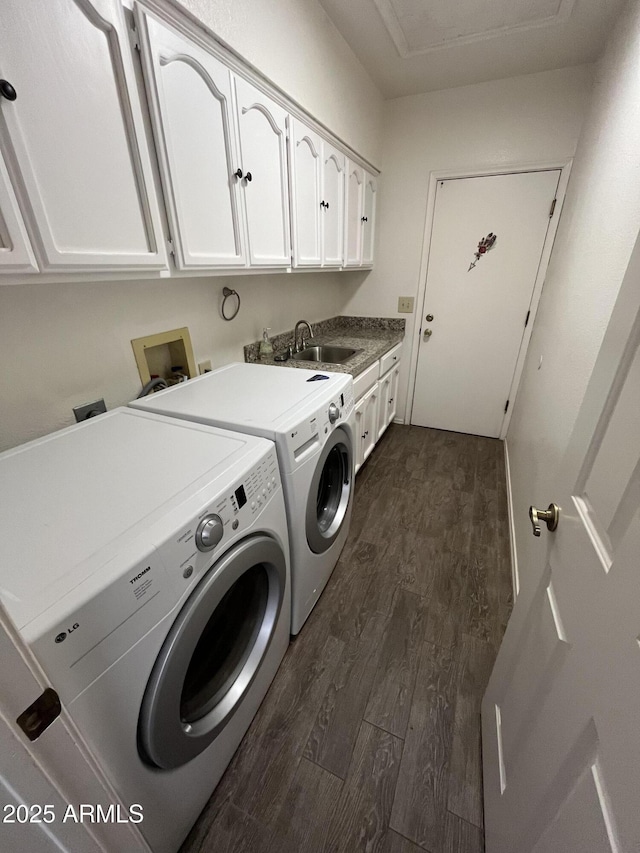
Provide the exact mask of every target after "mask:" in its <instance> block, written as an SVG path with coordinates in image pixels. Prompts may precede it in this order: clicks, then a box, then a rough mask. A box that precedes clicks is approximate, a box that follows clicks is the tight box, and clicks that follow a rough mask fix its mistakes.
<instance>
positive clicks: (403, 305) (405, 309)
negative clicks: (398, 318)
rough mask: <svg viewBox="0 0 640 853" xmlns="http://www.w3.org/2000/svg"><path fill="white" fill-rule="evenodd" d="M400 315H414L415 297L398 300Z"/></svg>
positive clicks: (402, 297)
mask: <svg viewBox="0 0 640 853" xmlns="http://www.w3.org/2000/svg"><path fill="white" fill-rule="evenodd" d="M398 314H413V296H400V297H399V298H398Z"/></svg>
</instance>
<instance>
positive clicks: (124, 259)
mask: <svg viewBox="0 0 640 853" xmlns="http://www.w3.org/2000/svg"><path fill="white" fill-rule="evenodd" d="M2 26H3V37H2V56H1V57H0V76H2V77H3V78H4V79H6V80H8V81H9V82H10V83H11V84H12V86H13V87H14V88H15V91H16V93H17V98H16V100H14V101H7V100H4V99H3V100H2V104H1V106H0V109H1V111H2V118H3V122H2V124H3V127H2V128H1V130H2V132H3V133H6V134H7V136H8V143H9V145H10V146H11V148H12V149H13V152H14V154H15V160H16V163H17V172H18V174H16V176H15V177H16V179H19V180H20V181H21V182H22V184H23V186H24V189H25V191H26V194H27V196H28V198H29V202H30V207H31V210H32V213H33V218H34V224H35V226H36V227H37V231H38V236H39V243H40V245H39V247H38V248H39V250H40V252H41V254H42V260H43V264H42V266H43V269H48V270H64V269H66V270H74V271H78V270H82V269H87V270H90V269H96V268H98V269H127V268H130V269H136V268H139V267H147V268H148V267H164V266H166V253H165V247H164V242H163V240H162V238H161V235H162V229H161V226H160V216H159V211H158V207H157V200H156V198H155V195H154V189H153V179H152V173H151V166H150V161H149V154H148V151H147V148H146V139H145V135H144V128H143V123H142V113H141V109H140V104H139V101H138V97H137V88H136V81H135V75H134V70H133V64H132V60H131V55H130V48H129V44H128V37H127V31H126V26H125V22H124V17H123V12H122V9H121V7H120V4H119V3H118V2H117V0H47V2H46V3H43V2H42V0H4V2H3V7H2Z"/></svg>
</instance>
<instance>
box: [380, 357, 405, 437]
mask: <svg viewBox="0 0 640 853" xmlns="http://www.w3.org/2000/svg"><path fill="white" fill-rule="evenodd" d="M399 376H400V365H399V364H396V365H395V367H392V368H391V370H389V371H387V373H385V375H384V376H383V377H382V379H380V380H379V381H378V387H379V389H380V393H379V403H378V433H377V437H378V438H380V437H381V436H382V434H383V432H384V431H385V430H386V428H387V427H388V426H389V424H390V423H391V421H392V420H393V419H394V418H395V416H396V412H397V410H398V403H397V397H398V378H399Z"/></svg>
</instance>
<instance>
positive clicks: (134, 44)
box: [129, 26, 140, 53]
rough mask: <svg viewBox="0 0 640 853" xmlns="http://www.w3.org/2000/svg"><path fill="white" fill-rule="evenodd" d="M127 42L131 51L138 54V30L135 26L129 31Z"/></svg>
mask: <svg viewBox="0 0 640 853" xmlns="http://www.w3.org/2000/svg"><path fill="white" fill-rule="evenodd" d="M129 41H130V42H131V49H132V50H137V51H138V53H140V41H139V39H138V30H137V29H136V28H135V26H133V27H131V28H130V29H129Z"/></svg>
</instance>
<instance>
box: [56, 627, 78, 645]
mask: <svg viewBox="0 0 640 853" xmlns="http://www.w3.org/2000/svg"><path fill="white" fill-rule="evenodd" d="M79 627H80V624H79V623H78V622H74V623H73V625H72V626H71V627H70V628H67V630H66V631H61V632H60V633H59V634H58V635H57V636H56V643H61V642H62V641H63V640H66V639H67V636H68V635H69V634H73V632H74V631H75V630H76V628H79Z"/></svg>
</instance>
